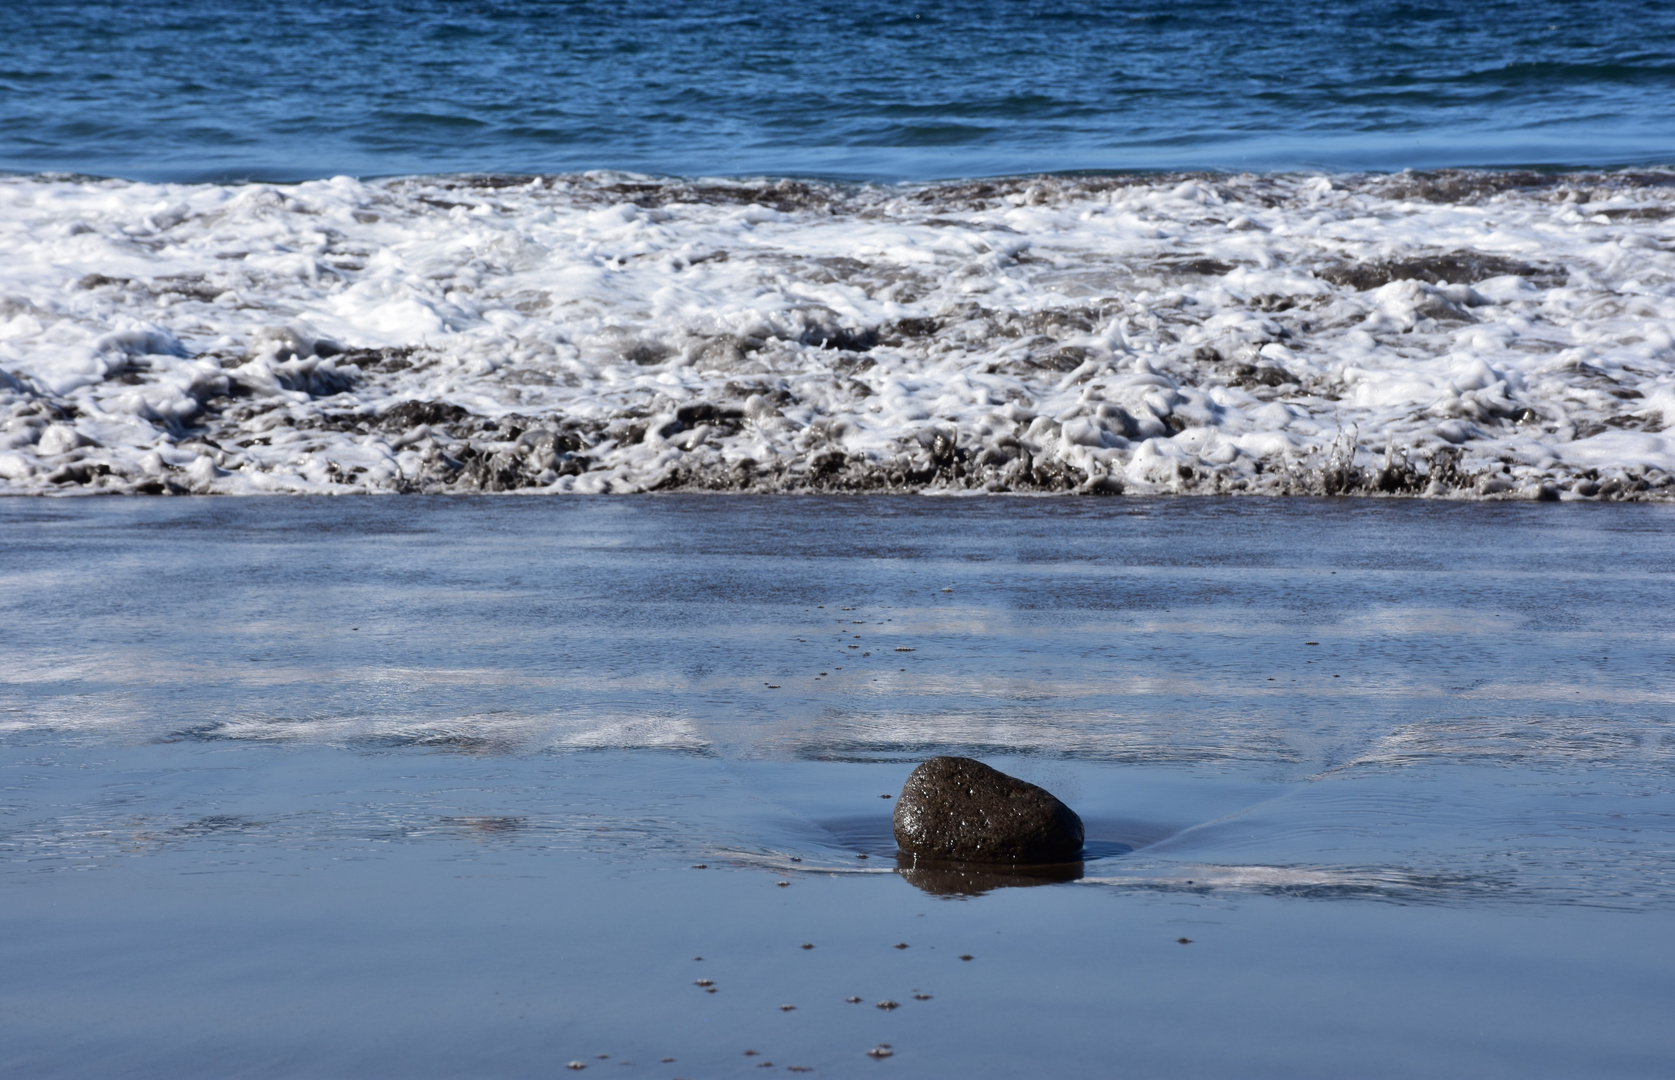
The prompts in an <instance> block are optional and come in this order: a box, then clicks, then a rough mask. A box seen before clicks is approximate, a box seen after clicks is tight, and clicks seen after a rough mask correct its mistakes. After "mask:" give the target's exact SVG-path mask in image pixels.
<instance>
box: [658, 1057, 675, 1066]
mask: <svg viewBox="0 0 1675 1080" xmlns="http://www.w3.org/2000/svg"><path fill="white" fill-rule="evenodd" d="M661 1060H662V1062H663V1064H665V1065H667V1064H669V1062H671V1061H673V1060H675V1059H674V1058H662V1059H661Z"/></svg>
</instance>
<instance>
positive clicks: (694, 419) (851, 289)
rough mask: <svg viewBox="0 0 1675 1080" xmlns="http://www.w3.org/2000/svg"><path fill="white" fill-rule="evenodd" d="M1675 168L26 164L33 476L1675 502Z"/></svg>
mask: <svg viewBox="0 0 1675 1080" xmlns="http://www.w3.org/2000/svg"><path fill="white" fill-rule="evenodd" d="M1672 192H1675V173H1669V172H1652V173H1641V174H1632V175H1631V174H1589V175H1581V174H1570V175H1541V174H1512V173H1481V174H1479V173H1443V174H1422V175H1421V174H1401V175H1396V176H1367V175H1355V176H1347V175H1346V176H1301V175H1287V176H1248V175H1247V176H1226V175H1193V176H1168V177H1160V176H1151V177H1115V178H1110V177H1108V178H1080V179H1068V178H1056V179H1055V178H1039V179H1015V180H996V181H980V182H961V183H946V184H934V185H919V186H872V187H855V186H843V185H824V184H818V183H810V182H791V181H782V182H777V183H740V182H722V181H716V182H695V181H679V180H657V179H649V178H644V177H629V176H624V175H620V174H589V175H581V176H560V177H547V178H527V177H515V178H498V177H478V178H430V179H424V178H420V179H414V178H407V179H397V180H388V181H378V182H365V181H358V180H352V179H347V178H341V177H340V178H337V179H333V180H326V181H317V182H310V183H304V184H299V185H296V186H274V185H265V184H252V185H230V186H223V185H151V184H138V183H129V182H123V181H100V180H87V179H77V178H51V177H14V178H10V179H5V180H0V230H3V236H4V245H5V249H6V251H7V252H8V259H7V260H6V262H5V263H4V265H3V266H0V409H3V410H5V412H4V414H3V415H5V416H6V417H7V419H6V420H5V422H4V430H3V433H0V491H4V492H9V493H53V492H59V493H72V492H90V491H110V492H153V493H162V492H198V493H226V494H253V493H271V492H286V493H350V492H401V491H420V492H479V491H512V490H518V491H531V492H577V493H603V492H637V491H653V490H717V491H757V492H795V491H857V492H863V491H925V492H1089V493H1113V494H1114V493H1118V492H1132V493H1187V492H1194V493H1255V494H1342V493H1355V494H1363V493H1364V494H1406V495H1426V496H1432V497H1463V498H1584V497H1586V498H1616V499H1623V498H1632V499H1646V498H1669V497H1671V496H1672V494H1675V486H1671V474H1672V473H1675V437H1672V436H1671V434H1670V432H1669V431H1668V430H1667V425H1668V423H1669V416H1670V413H1671V410H1672V408H1675V378H1672V375H1671V361H1672V360H1675V334H1672V320H1675V286H1672V282H1675V196H1672Z"/></svg>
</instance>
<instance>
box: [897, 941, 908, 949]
mask: <svg viewBox="0 0 1675 1080" xmlns="http://www.w3.org/2000/svg"><path fill="white" fill-rule="evenodd" d="M896 948H898V949H905V948H907V942H905V941H898V942H896Z"/></svg>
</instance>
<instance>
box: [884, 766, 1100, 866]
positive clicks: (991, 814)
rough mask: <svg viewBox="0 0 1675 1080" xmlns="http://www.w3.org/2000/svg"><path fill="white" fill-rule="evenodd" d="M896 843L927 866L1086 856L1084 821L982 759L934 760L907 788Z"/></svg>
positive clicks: (915, 774)
mask: <svg viewBox="0 0 1675 1080" xmlns="http://www.w3.org/2000/svg"><path fill="white" fill-rule="evenodd" d="M894 824H895V832H896V844H897V845H898V846H899V847H900V848H901V849H902V851H903V852H906V853H907V854H909V855H913V856H917V857H919V858H922V859H938V860H949V861H961V862H986V863H1007V862H1012V863H1055V862H1069V861H1071V860H1073V859H1076V858H1077V857H1078V856H1080V854H1081V851H1082V819H1081V818H1079V817H1077V816H1076V812H1075V811H1074V810H1071V809H1070V807H1068V806H1066V805H1064V804H1063V803H1062V802H1059V800H1058V799H1057V798H1055V797H1054V796H1053V794H1052V793H1051V792H1049V791H1047V790H1045V789H1044V788H1039V787H1036V786H1035V785H1034V784H1031V783H1029V782H1027V781H1024V780H1019V779H1018V778H1017V777H1015V776H1008V775H1006V774H1005V773H1003V772H1001V771H1000V770H999V769H991V768H990V767H989V766H987V765H985V764H983V763H982V762H981V761H978V760H976V759H975V758H967V757H934V758H931V759H930V760H929V761H927V762H925V763H924V764H922V765H920V766H919V767H918V768H917V769H914V770H913V774H912V775H911V776H909V777H908V778H907V783H906V784H904V785H902V789H901V797H900V798H899V799H897V800H896V813H895V820H894Z"/></svg>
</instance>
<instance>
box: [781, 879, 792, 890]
mask: <svg viewBox="0 0 1675 1080" xmlns="http://www.w3.org/2000/svg"><path fill="white" fill-rule="evenodd" d="M779 887H780V888H782V889H789V888H790V887H791V883H790V882H789V881H782V882H780V883H779Z"/></svg>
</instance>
